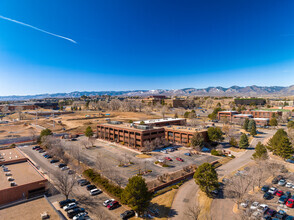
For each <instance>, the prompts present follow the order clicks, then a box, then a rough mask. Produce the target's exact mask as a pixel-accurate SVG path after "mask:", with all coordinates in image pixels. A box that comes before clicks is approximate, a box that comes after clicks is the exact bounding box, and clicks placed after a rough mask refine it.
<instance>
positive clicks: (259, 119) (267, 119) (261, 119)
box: [253, 118, 269, 121]
mask: <svg viewBox="0 0 294 220" xmlns="http://www.w3.org/2000/svg"><path fill="white" fill-rule="evenodd" d="M253 119H254V120H257V121H269V118H253Z"/></svg>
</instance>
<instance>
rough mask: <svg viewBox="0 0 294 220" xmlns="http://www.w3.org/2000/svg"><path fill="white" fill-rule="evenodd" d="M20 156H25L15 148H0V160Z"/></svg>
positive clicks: (16, 158) (13, 158)
mask: <svg viewBox="0 0 294 220" xmlns="http://www.w3.org/2000/svg"><path fill="white" fill-rule="evenodd" d="M22 158H25V156H24V155H23V154H22V153H20V151H19V150H17V149H16V148H9V149H3V150H0V162H10V161H13V160H18V159H22Z"/></svg>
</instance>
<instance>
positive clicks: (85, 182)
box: [78, 180, 90, 186]
mask: <svg viewBox="0 0 294 220" xmlns="http://www.w3.org/2000/svg"><path fill="white" fill-rule="evenodd" d="M78 184H79V185H80V186H86V185H89V184H90V182H89V181H88V180H81V181H80V182H78Z"/></svg>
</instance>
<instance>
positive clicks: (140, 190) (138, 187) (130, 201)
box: [121, 176, 152, 215]
mask: <svg viewBox="0 0 294 220" xmlns="http://www.w3.org/2000/svg"><path fill="white" fill-rule="evenodd" d="M151 198H152V193H150V192H149V191H148V188H147V184H146V183H145V179H144V178H142V177H141V176H133V177H132V178H130V179H129V182H128V184H127V186H126V188H125V189H124V191H123V192H122V194H121V202H122V203H123V204H127V205H129V206H130V207H131V208H132V209H133V210H134V211H135V212H137V213H138V214H139V215H140V214H142V213H143V212H144V211H145V210H146V209H147V208H148V206H149V203H150V200H151Z"/></svg>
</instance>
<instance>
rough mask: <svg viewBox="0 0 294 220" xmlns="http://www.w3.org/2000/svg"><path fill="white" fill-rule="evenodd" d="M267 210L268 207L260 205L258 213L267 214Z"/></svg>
mask: <svg viewBox="0 0 294 220" xmlns="http://www.w3.org/2000/svg"><path fill="white" fill-rule="evenodd" d="M266 210H268V205H266V204H260V205H259V206H258V208H257V211H259V212H260V213H262V214H263V213H265V212H266Z"/></svg>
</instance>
